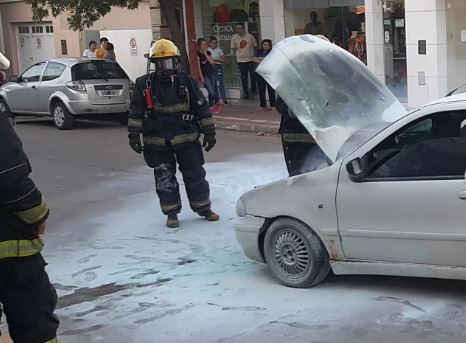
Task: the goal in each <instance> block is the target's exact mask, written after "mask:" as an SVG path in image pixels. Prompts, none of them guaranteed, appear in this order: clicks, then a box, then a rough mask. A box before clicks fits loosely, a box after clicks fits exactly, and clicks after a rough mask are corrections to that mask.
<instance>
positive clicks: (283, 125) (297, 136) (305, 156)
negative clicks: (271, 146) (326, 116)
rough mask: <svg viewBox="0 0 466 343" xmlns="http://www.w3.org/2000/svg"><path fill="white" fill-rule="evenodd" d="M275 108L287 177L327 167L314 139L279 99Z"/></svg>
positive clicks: (324, 157)
mask: <svg viewBox="0 0 466 343" xmlns="http://www.w3.org/2000/svg"><path fill="white" fill-rule="evenodd" d="M275 108H276V109H277V111H278V112H279V113H280V114H281V121H280V128H279V130H278V133H279V134H280V135H281V136H282V144H283V154H284V155H285V162H286V168H287V169H288V174H289V176H295V175H299V174H304V173H307V172H311V171H314V170H317V169H320V168H322V167H323V166H328V165H329V164H328V161H327V157H326V156H325V154H324V153H323V151H322V150H321V149H320V147H319V146H318V145H317V143H316V141H315V140H314V138H313V137H312V136H311V135H310V134H309V132H308V131H307V129H306V128H305V127H304V125H303V124H301V122H300V121H299V119H298V118H296V116H295V114H294V113H293V111H291V110H290V109H289V108H288V106H287V105H286V104H285V102H284V101H283V99H281V98H280V97H278V99H277V103H276V105H275Z"/></svg>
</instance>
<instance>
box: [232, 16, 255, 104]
mask: <svg viewBox="0 0 466 343" xmlns="http://www.w3.org/2000/svg"><path fill="white" fill-rule="evenodd" d="M256 48H257V41H256V38H255V37H254V36H253V35H252V34H250V33H248V32H246V29H245V27H244V24H237V25H236V34H234V35H233V37H232V38H231V49H232V50H233V51H234V52H235V54H236V61H237V62H238V68H239V71H240V73H241V82H242V84H243V97H244V98H245V99H249V97H250V94H249V81H251V93H256V82H255V80H254V62H253V58H254V50H255V49H256Z"/></svg>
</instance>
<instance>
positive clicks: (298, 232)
mask: <svg viewBox="0 0 466 343" xmlns="http://www.w3.org/2000/svg"><path fill="white" fill-rule="evenodd" d="M264 255H265V260H266V262H267V264H268V266H269V269H270V270H271V272H272V274H273V275H274V276H275V278H277V279H278V280H279V281H280V282H281V283H282V284H284V285H285V286H288V287H295V288H309V287H312V286H315V285H317V284H318V283H320V282H322V281H323V280H324V279H325V278H326V276H327V275H328V273H329V271H330V261H329V256H328V253H327V251H326V250H325V247H324V246H323V244H322V242H321V240H320V238H319V237H318V236H317V235H316V234H315V233H314V232H313V231H312V230H311V229H310V228H309V227H308V226H306V225H305V224H303V223H302V222H300V221H298V220H295V219H291V218H279V219H277V220H275V221H274V222H273V223H272V224H271V225H270V226H269V228H268V230H267V232H266V234H265V239H264Z"/></svg>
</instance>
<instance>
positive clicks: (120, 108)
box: [0, 58, 131, 130]
mask: <svg viewBox="0 0 466 343" xmlns="http://www.w3.org/2000/svg"><path fill="white" fill-rule="evenodd" d="M130 88H131V81H130V80H129V78H128V76H127V75H126V73H125V72H124V71H123V69H122V68H121V67H120V66H119V64H118V63H116V62H113V61H106V60H100V59H77V58H60V59H53V60H50V61H47V62H40V63H37V64H34V65H33V66H31V67H30V68H28V69H27V70H26V71H24V73H22V74H21V75H20V76H12V77H10V82H9V83H7V84H5V85H3V86H2V87H0V111H3V112H7V114H8V115H10V116H12V117H14V116H17V115H34V116H52V117H53V121H54V123H55V125H56V127H57V128H59V129H62V130H63V129H70V128H72V127H73V123H74V120H75V119H76V118H96V119H99V118H107V117H109V115H110V114H116V115H117V116H118V118H119V119H121V120H122V121H124V119H125V117H126V118H127V111H128V109H129V103H130Z"/></svg>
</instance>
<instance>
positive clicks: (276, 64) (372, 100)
mask: <svg viewBox="0 0 466 343" xmlns="http://www.w3.org/2000/svg"><path fill="white" fill-rule="evenodd" d="M257 72H258V73H259V74H261V75H262V76H263V77H264V78H265V79H266V80H267V82H268V83H269V84H270V85H271V86H272V87H273V88H274V89H275V90H276V91H277V93H278V94H279V95H280V97H281V98H283V100H284V101H285V102H286V104H287V105H288V106H289V108H290V109H291V110H292V111H293V112H294V113H295V114H296V116H297V117H298V119H299V120H300V121H301V122H302V123H303V125H304V126H305V127H306V129H307V130H308V131H309V133H310V134H311V135H312V136H313V137H314V139H315V140H316V141H317V143H318V144H319V146H320V147H321V148H322V150H323V151H324V152H325V153H326V154H327V156H328V157H329V158H330V159H331V160H332V161H333V162H335V160H336V159H337V155H338V151H339V150H340V148H341V146H342V145H343V143H344V142H345V141H346V139H348V137H349V136H350V135H351V134H353V133H354V132H355V131H357V130H359V129H361V128H363V127H365V126H367V125H370V124H376V123H381V122H393V121H395V120H397V119H399V118H401V117H402V116H404V115H406V109H405V108H404V107H403V105H402V104H401V103H400V102H399V101H398V100H397V99H396V98H395V96H394V95H393V94H392V93H391V92H390V91H389V90H388V88H387V87H385V86H384V85H383V84H382V83H381V82H380V81H379V80H378V79H377V78H376V77H375V76H374V75H373V74H372V73H371V72H370V71H369V69H368V68H367V67H366V66H365V65H364V64H363V63H362V62H361V61H360V60H358V59H357V58H356V57H354V56H353V55H351V54H350V53H349V52H347V51H345V50H343V49H341V48H340V47H338V46H336V45H334V44H331V43H329V42H327V41H325V40H323V39H320V38H317V37H315V36H311V35H303V36H293V37H289V38H286V39H284V40H282V41H280V42H279V43H278V44H276V45H275V46H274V47H273V49H272V51H271V53H270V54H269V55H268V56H267V57H266V58H265V59H264V61H263V62H262V63H261V64H260V65H259V67H258V69H257ZM361 143H364V142H361Z"/></svg>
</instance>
